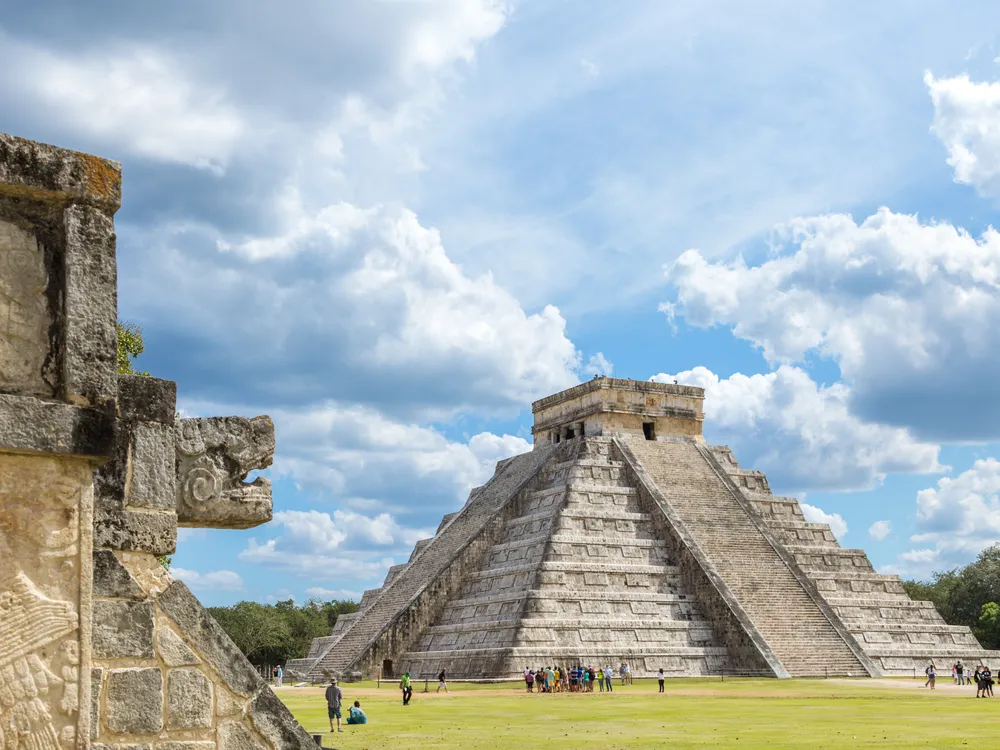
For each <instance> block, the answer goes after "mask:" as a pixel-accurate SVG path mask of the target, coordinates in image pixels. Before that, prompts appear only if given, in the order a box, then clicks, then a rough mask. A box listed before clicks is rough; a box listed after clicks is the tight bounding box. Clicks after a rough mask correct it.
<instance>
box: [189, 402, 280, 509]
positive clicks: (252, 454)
mask: <svg viewBox="0 0 1000 750" xmlns="http://www.w3.org/2000/svg"><path fill="white" fill-rule="evenodd" d="M176 431H177V517H178V521H179V523H180V525H181V526H199V527H208V528H227V529H234V528H251V527H253V526H258V525H260V524H262V523H266V522H267V521H270V520H271V510H272V500H271V482H270V480H268V479H265V478H264V477H258V478H257V479H255V480H254V481H252V482H246V481H245V480H246V478H247V474H249V473H250V472H251V471H254V470H255V469H266V468H267V467H268V466H270V465H271V461H272V460H273V459H274V424H273V423H272V422H271V420H270V418H269V417H255V418H253V419H245V418H243V417H215V418H210V419H181V420H178V421H177V427H176Z"/></svg>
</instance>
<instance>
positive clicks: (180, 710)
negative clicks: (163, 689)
mask: <svg viewBox="0 0 1000 750" xmlns="http://www.w3.org/2000/svg"><path fill="white" fill-rule="evenodd" d="M214 715H215V709H214V707H213V701H212V683H211V682H210V681H209V679H208V678H207V677H206V676H205V675H203V674H202V673H201V672H199V671H198V670H197V669H171V670H170V672H169V673H168V675H167V729H198V728H205V727H210V726H212V717H213V716H214Z"/></svg>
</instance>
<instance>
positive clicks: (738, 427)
mask: <svg viewBox="0 0 1000 750" xmlns="http://www.w3.org/2000/svg"><path fill="white" fill-rule="evenodd" d="M652 380H655V381H657V382H661V383H672V382H674V380H677V381H678V382H679V383H681V384H683V385H694V386H699V387H701V388H704V389H705V432H706V436H707V438H708V439H709V440H710V441H711V442H713V443H725V444H728V445H729V446H731V447H732V448H733V451H734V454H735V456H736V459H737V460H738V461H739V462H740V465H741V466H745V467H747V468H754V469H760V470H762V471H764V472H765V473H766V474H767V475H768V478H769V480H770V482H771V484H772V486H775V487H777V488H784V489H783V490H782V491H785V492H787V491H805V490H855V489H863V488H870V487H872V486H875V485H877V484H878V483H879V482H881V481H882V479H883V478H884V477H885V476H886V474H889V473H896V472H935V471H941V470H942V469H943V467H942V466H941V465H940V463H939V462H938V452H939V449H938V447H937V446H936V445H930V444H927V443H922V442H920V441H918V440H916V439H914V438H913V436H912V435H910V434H909V432H907V431H906V430H905V429H900V428H896V427H886V426H883V425H878V424H870V423H866V422H863V421H861V420H860V419H858V418H857V417H855V416H853V415H852V414H851V413H850V411H849V410H848V401H849V398H850V391H849V389H848V388H846V387H845V386H844V385H842V384H835V385H832V386H818V385H817V384H816V383H815V382H813V380H812V379H811V378H810V377H809V375H808V373H806V372H805V371H803V370H801V369H799V368H797V367H791V366H788V365H782V366H781V367H779V368H778V369H777V370H776V371H774V372H770V373H766V374H756V375H750V376H747V375H742V374H740V373H736V374H734V375H732V376H730V377H728V378H719V376H718V375H716V374H715V373H713V372H712V371H711V370H708V369H707V368H705V367H696V368H694V369H693V370H686V371H684V372H679V373H677V374H674V375H671V374H666V373H660V374H659V375H656V376H654V377H653V378H652Z"/></svg>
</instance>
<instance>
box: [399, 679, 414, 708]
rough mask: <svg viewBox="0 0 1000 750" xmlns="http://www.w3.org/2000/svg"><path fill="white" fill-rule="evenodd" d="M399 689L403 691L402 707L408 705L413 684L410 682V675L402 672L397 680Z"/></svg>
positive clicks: (411, 695)
mask: <svg viewBox="0 0 1000 750" xmlns="http://www.w3.org/2000/svg"><path fill="white" fill-rule="evenodd" d="M399 689H400V690H402V691H403V705H404V706H409V705H410V698H412V697H413V683H412V682H411V681H410V673H409V672H403V676H402V677H401V678H400V679H399Z"/></svg>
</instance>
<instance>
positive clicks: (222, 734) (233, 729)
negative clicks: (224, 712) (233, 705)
mask: <svg viewBox="0 0 1000 750" xmlns="http://www.w3.org/2000/svg"><path fill="white" fill-rule="evenodd" d="M218 736H219V750H264V746H263V745H262V744H261V743H260V742H258V741H257V740H256V739H254V736H253V734H251V732H250V730H249V729H247V728H246V727H245V726H243V724H241V723H240V722H238V721H223V722H221V723H220V724H219V735H218Z"/></svg>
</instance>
